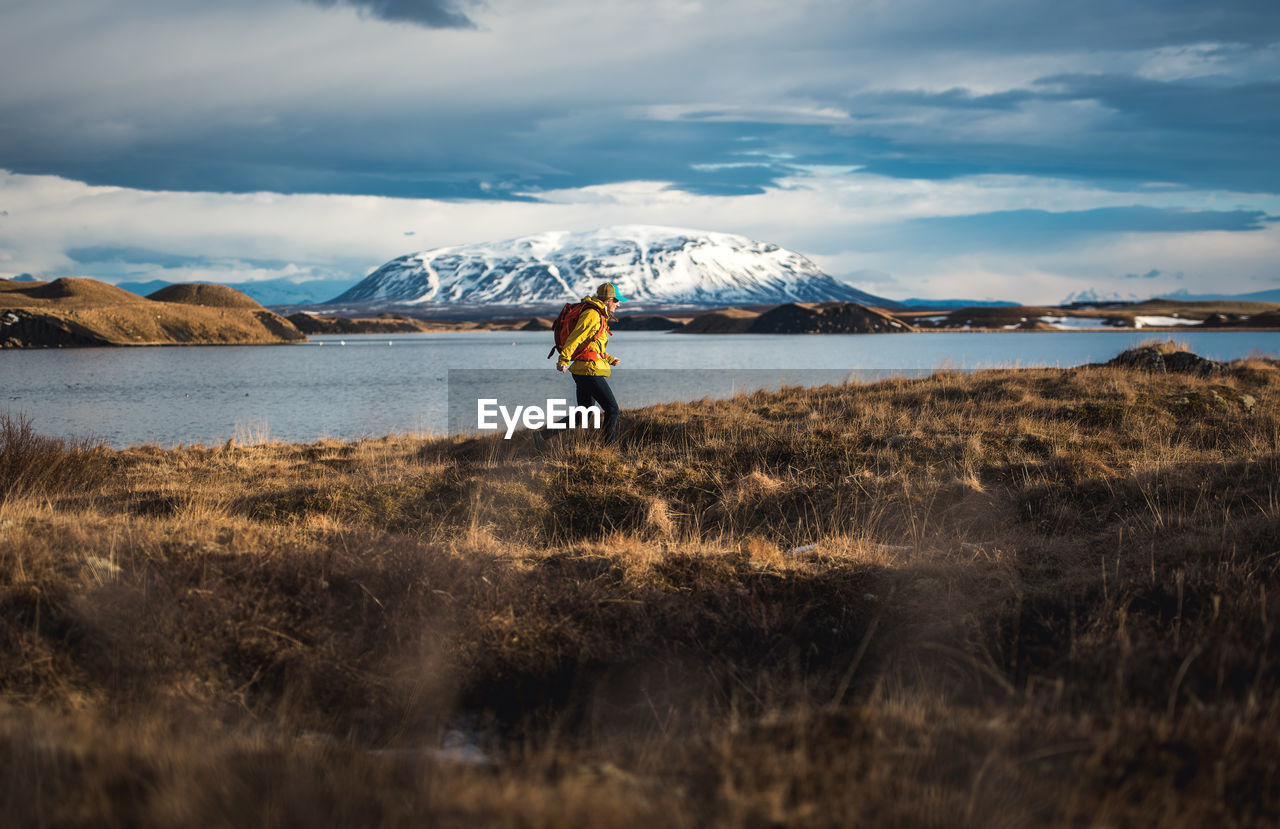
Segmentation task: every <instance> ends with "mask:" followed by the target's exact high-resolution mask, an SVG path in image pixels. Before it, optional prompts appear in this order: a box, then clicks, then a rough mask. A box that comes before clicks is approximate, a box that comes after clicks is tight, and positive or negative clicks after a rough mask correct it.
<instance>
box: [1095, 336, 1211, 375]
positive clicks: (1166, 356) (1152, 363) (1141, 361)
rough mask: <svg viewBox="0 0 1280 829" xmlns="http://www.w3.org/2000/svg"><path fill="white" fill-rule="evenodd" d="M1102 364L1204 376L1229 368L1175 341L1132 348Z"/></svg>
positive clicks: (1159, 372)
mask: <svg viewBox="0 0 1280 829" xmlns="http://www.w3.org/2000/svg"><path fill="white" fill-rule="evenodd" d="M1095 365H1096V364H1095ZM1102 365H1106V366H1119V367H1121V368H1136V369H1140V370H1142V371H1151V372H1155V373H1157V374H1166V373H1172V374H1198V375H1200V376H1202V377H1210V376H1212V375H1215V374H1221V373H1223V372H1224V371H1226V369H1227V364H1226V363H1220V362H1217V361H1216V360H1207V359H1205V358H1204V357H1201V356H1200V355H1199V354H1193V353H1192V352H1190V351H1186V350H1183V349H1180V348H1177V347H1176V346H1175V345H1174V344H1173V343H1163V344H1161V345H1143V346H1138V347H1137V348H1131V349H1129V350H1128V351H1124V352H1122V353H1120V354H1119V355H1118V356H1116V357H1113V358H1111V359H1110V360H1108V361H1107V362H1106V363H1103V364H1102Z"/></svg>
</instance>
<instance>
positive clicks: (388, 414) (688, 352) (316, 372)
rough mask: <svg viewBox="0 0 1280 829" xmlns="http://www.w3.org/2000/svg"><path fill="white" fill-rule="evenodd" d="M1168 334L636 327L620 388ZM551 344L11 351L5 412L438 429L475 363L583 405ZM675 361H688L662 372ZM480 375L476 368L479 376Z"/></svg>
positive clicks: (1244, 343)
mask: <svg viewBox="0 0 1280 829" xmlns="http://www.w3.org/2000/svg"><path fill="white" fill-rule="evenodd" d="M1167 336H1168V335H1163V337H1167ZM1163 337H1162V335H1160V334H1154V335H1153V334H1151V333H1150V332H1135V331H1114V332H1112V331H1107V332H1079V333H1077V332H1061V333H1008V334H1002V333H969V332H957V333H949V332H948V333H928V334H853V335H807V336H806V335H797V336H785V335H783V336H779V335H764V334H758V335H753V334H737V335H680V334H667V333H663V332H650V331H634V332H632V331H627V332H621V333H618V334H616V335H615V337H614V340H613V342H612V343H611V346H612V348H611V350H613V351H614V352H615V353H616V354H617V355H618V356H620V357H621V358H622V364H621V365H620V366H619V367H618V368H617V369H616V370H615V380H614V381H613V387H614V391H615V393H616V394H617V396H618V399H619V403H620V404H621V405H622V406H623V407H628V406H637V405H644V404H645V403H651V402H656V401H658V400H687V399H697V398H702V397H724V396H729V395H732V394H735V393H739V392H742V391H748V390H751V389H753V388H775V387H776V386H777V384H779V383H786V384H788V385H792V384H794V385H814V384H821V383H829V382H843V378H845V377H848V376H849V373H850V372H853V371H860V370H867V369H875V370H893V371H894V372H895V373H897V372H900V371H901V370H912V371H921V370H925V371H927V370H933V369H938V368H956V369H962V368H975V369H976V368H991V367H997V366H1073V365H1080V364H1082V363H1089V362H1103V361H1105V360H1108V359H1110V358H1111V357H1113V356H1115V355H1116V354H1118V353H1119V352H1121V351H1123V350H1124V349H1125V348H1128V347H1130V346H1131V345H1134V344H1136V343H1138V342H1142V341H1145V340H1150V339H1153V338H1163ZM1176 339H1177V340H1178V341H1180V342H1184V343H1186V344H1187V345H1188V346H1189V347H1190V348H1191V349H1192V350H1193V351H1195V352H1196V353H1198V354H1201V355H1202V356H1205V357H1209V358H1211V359H1216V360H1225V359H1235V358H1239V357H1245V356H1248V355H1250V354H1251V353H1257V352H1261V353H1266V354H1272V355H1274V354H1277V353H1280V332H1257V331H1244V332H1238V331H1204V332H1192V331H1188V332H1181V331H1179V332H1177V333H1176ZM550 340H551V336H550V334H548V333H546V332H514V333H513V332H440V333H425V334H407V335H399V336H396V337H392V338H387V337H385V336H382V337H380V336H377V335H365V336H359V335H355V336H353V335H346V336H342V337H337V336H332V337H317V338H315V341H314V342H312V343H304V344H299V345H288V346H187V347H180V348H106V349H102V348H95V349H65V350H63V349H53V350H36V351H5V352H3V353H0V381H2V382H0V387H2V388H3V392H2V393H3V398H0V410H7V411H9V412H10V413H11V414H19V413H20V414H23V415H25V416H27V417H30V418H31V419H32V421H33V423H34V425H35V428H36V429H37V430H38V431H41V432H43V433H45V434H54V435H64V436H72V435H74V436H86V435H92V436H95V437H98V438H101V439H103V440H105V441H107V442H108V443H110V444H112V445H114V446H126V445H132V444H139V443H158V444H160V445H163V446H171V445H176V444H191V443H203V444H216V443H222V442H223V441H225V440H226V439H227V438H230V437H239V438H240V439H242V440H244V439H251V440H252V439H266V438H270V439H273V440H287V441H312V440H317V439H320V438H326V437H328V438H343V439H345V438H355V437H367V436H380V435H385V434H396V433H437V434H439V433H444V432H445V431H446V430H447V429H448V428H449V427H450V413H449V409H450V399H449V398H450V385H451V384H450V382H449V381H450V378H452V379H453V385H456V384H457V383H458V382H460V381H459V379H458V378H460V377H462V378H464V381H465V382H472V383H473V384H476V386H477V388H476V389H471V388H468V389H466V390H465V392H459V391H458V389H455V390H454V391H455V396H457V395H458V394H460V393H466V394H475V393H478V389H479V387H480V386H482V385H483V383H482V382H481V381H483V380H484V377H483V375H481V374H479V373H478V372H481V371H484V370H492V369H521V370H523V371H521V372H517V374H524V373H526V372H527V373H528V375H529V376H530V377H533V378H536V382H537V383H538V384H539V385H538V387H537V391H536V393H537V394H541V393H542V391H541V389H542V384H545V387H546V388H547V389H555V390H557V391H556V396H558V397H565V398H568V399H570V400H572V397H573V389H574V386H573V382H572V380H571V379H569V378H568V377H566V376H564V375H560V374H557V373H556V372H555V371H554V370H553V366H552V361H551V360H547V359H545V356H546V353H547V349H548V348H549V347H550ZM342 343H345V345H344V344H342ZM669 369H681V370H682V371H677V372H670V371H661V370H669ZM806 372H808V373H807V374H806ZM469 374H470V375H474V376H472V377H470V378H469V380H468V379H466V376H467V375H469ZM855 379H858V380H862V379H864V378H860V377H855ZM459 388H460V387H459ZM471 405H474V402H472V403H471ZM455 425H457V424H456V422H455Z"/></svg>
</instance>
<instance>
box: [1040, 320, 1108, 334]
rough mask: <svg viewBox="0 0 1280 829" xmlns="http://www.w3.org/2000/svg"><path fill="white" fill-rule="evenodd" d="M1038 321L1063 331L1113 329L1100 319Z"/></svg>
mask: <svg viewBox="0 0 1280 829" xmlns="http://www.w3.org/2000/svg"><path fill="white" fill-rule="evenodd" d="M1040 321H1041V322H1044V323H1048V324H1049V325H1052V326H1054V327H1055V328H1061V329H1062V330H1064V331H1095V330H1097V329H1100V328H1112V327H1113V326H1111V325H1108V324H1107V321H1106V320H1105V319H1103V318H1102V317H1041V318H1040Z"/></svg>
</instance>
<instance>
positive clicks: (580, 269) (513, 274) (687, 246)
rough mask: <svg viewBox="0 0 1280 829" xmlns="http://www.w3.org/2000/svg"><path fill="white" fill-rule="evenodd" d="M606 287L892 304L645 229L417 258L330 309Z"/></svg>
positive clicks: (386, 269)
mask: <svg viewBox="0 0 1280 829" xmlns="http://www.w3.org/2000/svg"><path fill="white" fill-rule="evenodd" d="M601 282H613V283H615V284H616V285H617V286H618V290H619V291H620V292H621V293H622V295H623V296H625V297H627V298H628V300H638V301H639V303H641V304H644V305H732V304H740V305H745V304H765V303H780V302H821V301H825V300H849V301H853V302H859V303H863V304H869V305H890V306H891V305H894V304H895V303H893V302H891V301H890V300H886V299H882V298H881V297H876V296H873V295H871V294H868V293H864V292H862V291H859V290H857V289H856V288H853V287H852V286H850V285H847V284H845V283H843V282H840V281H838V280H836V279H833V278H832V277H830V276H828V275H827V274H825V273H823V272H822V271H821V270H820V269H819V268H818V266H817V265H815V264H813V263H812V262H810V261H809V260H808V259H806V258H805V257H803V256H801V255H800V254H798V253H795V252H793V251H789V250H784V249H783V248H780V247H778V246H777V245H772V244H769V243H767V242H757V241H754V240H752V239H748V238H746V237H745V236H734V235H731V234H728V233H709V232H705V231H698V230H680V229H676V228H668V227H649V226H642V225H632V226H625V227H609V228H602V229H600V230H593V231H587V232H581V233H563V232H550V233H539V234H536V235H533V236H524V237H521V238H519V239H509V240H507V241H502V242H492V243H487V244H475V245H460V246H457V247H447V248H436V249H435V250H428V251H423V252H421V253H411V254H409V255H408V256H401V257H400V258H398V259H393V260H392V261H390V262H388V263H387V264H385V265H383V266H382V267H380V268H378V269H377V270H375V271H374V272H373V273H371V274H369V275H368V276H367V277H365V278H364V279H363V280H362V281H360V282H358V283H357V284H356V285H355V286H354V287H352V288H351V289H350V290H349V291H347V292H345V293H343V294H342V295H341V296H338V297H337V298H335V299H332V300H330V304H336V303H353V302H362V303H386V304H400V305H408V304H421V305H446V304H449V305H452V304H466V305H482V304H483V305H502V306H533V305H554V304H555V303H560V302H568V301H573V300H575V299H579V298H581V297H583V296H585V295H587V294H590V293H594V292H595V289H596V286H597V285H599V284H600V283H601ZM630 307H632V308H634V307H636V306H630Z"/></svg>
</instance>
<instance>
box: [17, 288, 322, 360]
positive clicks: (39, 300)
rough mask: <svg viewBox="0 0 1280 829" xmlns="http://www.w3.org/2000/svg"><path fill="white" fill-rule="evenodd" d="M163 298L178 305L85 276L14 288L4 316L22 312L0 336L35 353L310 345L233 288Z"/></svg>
mask: <svg viewBox="0 0 1280 829" xmlns="http://www.w3.org/2000/svg"><path fill="white" fill-rule="evenodd" d="M206 289H207V290H206ZM218 289H221V290H218ZM160 293H162V294H164V295H165V296H167V297H172V298H174V299H175V301H158V299H153V298H144V297H140V296H137V295H136V294H131V293H129V292H128V291H125V290H123V289H121V288H117V287H115V286H114V285H108V284H107V283H105V282H99V281H98V280H96V279H85V278H79V277H64V278H62V279H56V280H54V281H53V282H47V283H46V282H37V283H13V282H10V283H8V284H7V285H6V286H5V289H4V290H3V291H0V310H6V309H13V311H15V312H16V313H12V314H10V316H12V317H13V318H14V320H15V321H14V322H13V323H12V325H10V324H9V322H6V325H5V326H4V327H3V330H0V344H4V343H6V342H9V340H10V338H12V339H13V342H12V343H9V344H11V345H14V346H17V347H36V348H40V347H57V346H61V345H172V344H176V343H186V344H197V343H198V344H210V345H220V344H231V343H235V344H271V343H279V342H293V341H298V340H305V339H306V335H304V334H303V333H302V332H300V331H298V329H297V328H295V327H294V326H293V324H292V323H291V322H289V321H288V320H286V319H284V318H283V317H280V316H278V315H276V314H274V313H272V312H271V311H268V310H267V309H265V308H263V307H262V306H260V305H258V303H256V302H254V301H253V300H252V299H250V298H249V297H247V296H244V295H243V294H241V293H240V292H239V291H236V290H234V289H231V288H225V287H223V286H206V285H174V286H171V287H170V288H166V289H164V291H163V292H160ZM237 297H239V298H242V299H237ZM245 303H249V304H245Z"/></svg>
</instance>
